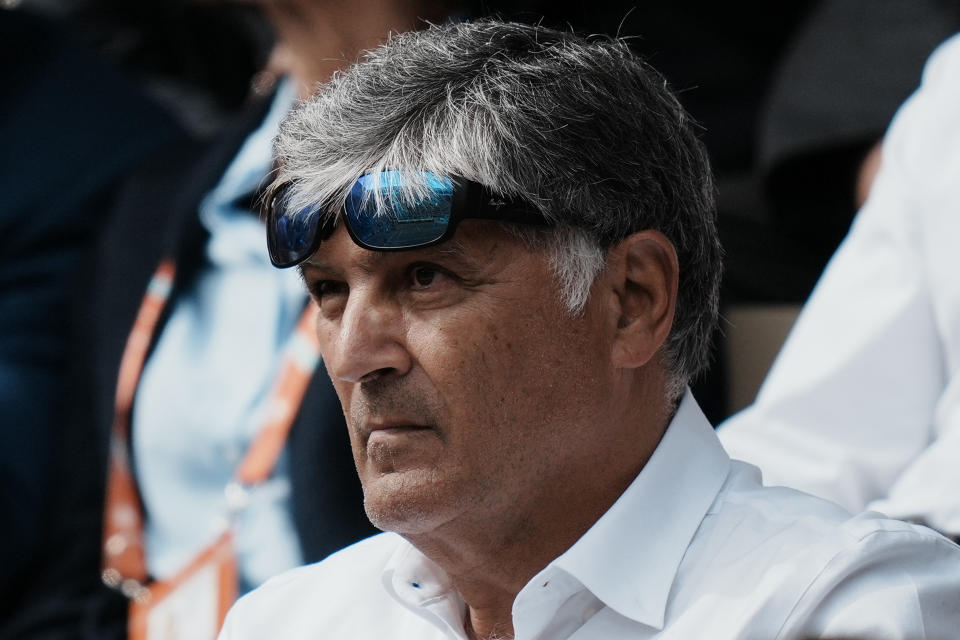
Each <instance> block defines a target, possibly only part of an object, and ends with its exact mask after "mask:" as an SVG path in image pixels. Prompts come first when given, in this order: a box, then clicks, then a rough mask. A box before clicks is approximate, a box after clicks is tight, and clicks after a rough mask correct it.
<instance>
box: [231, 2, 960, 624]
mask: <svg viewBox="0 0 960 640" xmlns="http://www.w3.org/2000/svg"><path fill="white" fill-rule="evenodd" d="M276 149H277V154H278V158H279V167H280V168H279V171H278V174H277V178H276V181H275V182H274V184H273V185H272V187H271V192H270V196H269V206H268V213H267V217H268V243H269V247H270V252H271V257H272V260H273V262H274V264H275V265H277V266H279V267H290V266H295V265H296V266H298V267H299V269H300V270H301V272H302V274H303V278H304V281H305V283H306V285H307V287H308V289H309V290H310V292H311V294H312V296H313V298H314V300H315V301H316V303H317V306H318V319H317V332H318V336H319V339H320V344H321V351H322V354H323V358H324V361H325V364H326V367H327V370H328V372H329V373H330V376H331V378H332V379H333V383H334V386H335V387H336V390H337V393H338V395H339V397H340V401H341V403H342V405H343V409H344V413H345V415H346V418H347V423H348V425H349V431H350V439H351V443H352V447H353V454H354V459H355V463H356V465H357V469H358V472H359V475H360V479H361V482H362V484H363V490H364V501H365V507H366V511H367V515H368V516H369V517H370V519H371V521H372V522H373V523H374V524H375V525H376V526H377V527H379V528H380V529H383V530H384V531H386V532H388V533H384V534H381V535H378V536H375V537H373V538H370V539H368V540H366V541H363V542H360V543H358V544H356V545H354V546H352V547H349V548H347V549H345V550H343V551H341V552H339V553H337V554H335V555H333V556H331V557H330V558H328V559H327V560H325V561H323V562H321V563H319V564H317V565H313V566H309V567H305V568H301V569H297V570H294V571H293V572H291V573H288V574H286V575H284V576H281V577H279V578H277V579H274V580H272V581H270V582H269V583H267V584H266V585H265V586H264V587H262V588H261V589H259V590H257V591H256V592H254V593H253V594H251V595H250V596H248V597H246V598H244V599H242V600H241V601H240V602H239V603H238V604H237V606H236V607H235V608H234V610H233V611H232V612H231V614H230V615H229V617H228V619H227V623H226V626H225V628H224V631H223V634H222V637H223V638H226V639H238V638H264V637H277V638H285V639H296V638H316V637H324V638H350V639H356V638H417V639H424V638H458V639H464V638H469V639H479V638H484V639H486V638H513V637H515V638H530V639H532V638H551V639H552V638H603V639H611V638H613V639H615V638H628V637H629V638H653V637H658V638H693V637H700V636H701V634H708V635H709V636H710V637H712V638H747V637H749V638H764V639H766V638H797V637H807V636H810V637H819V636H821V635H823V634H828V635H831V636H838V637H858V638H874V637H883V638H911V639H919V638H947V637H951V636H952V635H953V634H954V633H955V631H956V629H957V628H958V625H960V607H958V606H957V603H958V602H960V550H958V548H957V547H956V546H955V545H954V544H953V543H951V542H949V541H948V540H946V539H944V538H942V537H941V536H939V535H938V534H936V533H934V532H932V531H930V530H928V529H924V528H922V527H917V526H914V525H910V524H906V523H902V522H897V521H891V520H886V519H883V518H881V517H879V516H877V515H876V514H872V515H870V514H868V515H862V516H858V517H851V516H850V515H849V514H847V513H846V512H844V511H843V510H842V509H840V508H839V507H837V506H835V505H832V504H830V503H827V502H824V501H821V500H819V499H816V498H813V497H811V496H807V495H805V494H802V493H798V492H794V491H790V490H787V489H766V488H762V487H761V485H760V478H759V475H758V473H757V471H756V470H755V469H754V468H753V467H750V466H748V465H745V464H742V463H739V462H734V461H731V460H730V459H729V457H728V456H727V455H726V453H725V452H724V450H723V449H722V447H721V446H720V444H719V442H718V441H717V438H716V437H715V435H714V433H713V430H712V428H711V426H710V424H709V423H708V422H707V421H706V419H705V418H704V417H703V415H702V413H701V412H700V410H699V408H698V407H697V404H696V401H695V400H694V399H693V397H692V396H691V395H690V393H689V391H688V390H687V383H688V381H689V380H690V379H691V377H692V376H694V375H695V374H696V373H697V372H698V371H699V370H700V369H702V368H703V367H704V365H705V360H706V355H705V354H706V352H707V345H708V339H709V335H710V333H711V331H712V329H713V327H714V323H715V322H716V316H717V302H716V301H717V286H718V280H719V274H720V270H721V267H720V247H719V245H718V242H717V238H716V231H715V223H714V202H713V186H712V183H711V178H710V169H709V166H708V162H707V158H706V154H705V152H704V150H703V147H702V146H701V144H700V142H699V141H698V139H697V137H696V135H695V133H694V130H693V127H692V126H691V123H690V122H689V121H688V118H687V117H686V115H685V113H684V111H683V109H682V108H681V107H680V105H679V103H678V102H677V100H676V98H675V97H674V96H673V95H672V94H671V93H670V92H669V90H668V89H667V88H666V84H665V82H664V80H663V78H662V77H660V76H659V75H658V74H657V73H656V72H655V71H654V70H652V69H651V68H650V67H649V66H647V65H646V64H645V63H644V62H643V61H641V60H640V59H638V58H637V57H635V56H634V55H633V54H632V53H631V52H630V51H629V49H628V47H627V46H626V45H625V44H624V43H622V42H619V41H616V40H610V39H604V38H595V39H589V40H588V39H583V38H580V37H577V36H575V35H573V34H570V33H562V32H557V31H553V30H550V29H546V28H543V27H536V26H527V25H520V24H510V23H502V22H498V21H494V20H485V21H479V22H474V23H461V24H455V25H447V26H441V27H433V28H431V29H428V30H426V31H424V32H420V33H411V34H405V35H401V36H397V37H395V38H394V39H393V40H392V41H391V42H389V43H388V44H387V45H385V46H383V47H381V48H379V49H377V50H375V51H373V52H371V53H370V54H369V55H368V56H367V57H366V59H365V61H364V62H362V63H360V64H358V65H356V66H354V67H353V68H352V69H350V70H349V71H348V72H346V73H344V74H342V75H340V76H339V77H336V78H334V80H333V81H331V82H330V83H329V84H328V85H326V86H325V87H324V88H323V89H322V90H321V91H320V92H319V93H318V94H317V95H316V96H315V97H314V98H312V99H311V100H309V101H307V102H306V103H304V104H303V105H301V106H300V107H299V108H298V109H297V110H296V111H295V112H294V113H293V114H292V115H291V116H290V118H289V119H288V120H287V122H286V123H285V125H284V126H283V128H282V130H281V134H280V136H279V138H278V141H277V143H276Z"/></svg>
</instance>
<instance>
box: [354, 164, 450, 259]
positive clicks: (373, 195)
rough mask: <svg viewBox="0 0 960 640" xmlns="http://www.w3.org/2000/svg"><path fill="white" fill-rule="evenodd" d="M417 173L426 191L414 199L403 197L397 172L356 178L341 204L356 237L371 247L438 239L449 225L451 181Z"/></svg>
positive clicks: (404, 181)
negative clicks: (344, 201) (422, 180)
mask: <svg viewBox="0 0 960 640" xmlns="http://www.w3.org/2000/svg"><path fill="white" fill-rule="evenodd" d="M421 176H422V177H423V179H424V181H425V183H426V186H427V189H428V191H427V195H426V196H425V197H422V198H419V199H417V200H416V201H410V200H409V199H408V198H407V197H405V194H404V190H405V188H406V186H407V179H406V177H405V176H404V175H403V174H402V173H400V172H397V171H384V172H383V173H381V174H380V175H379V179H376V178H377V177H376V176H374V175H372V174H371V175H365V176H362V177H361V178H360V179H359V180H357V182H356V183H355V184H354V185H353V188H352V189H351V190H350V194H349V195H348V196H347V201H346V207H345V210H346V214H347V216H348V219H349V224H350V228H351V230H352V231H353V233H354V235H355V236H356V237H357V239H359V240H360V241H361V242H362V243H364V244H366V245H367V246H369V247H371V248H374V249H377V248H379V249H402V248H407V247H417V246H421V245H425V244H429V243H431V242H435V241H436V240H438V239H439V238H441V237H442V236H443V234H444V232H445V231H446V230H447V227H448V226H449V224H450V210H451V206H452V203H453V181H452V180H450V179H449V178H444V177H441V176H437V175H434V174H432V173H428V172H424V173H422V174H421ZM378 203H379V208H378Z"/></svg>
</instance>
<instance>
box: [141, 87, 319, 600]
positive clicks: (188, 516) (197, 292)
mask: <svg viewBox="0 0 960 640" xmlns="http://www.w3.org/2000/svg"><path fill="white" fill-rule="evenodd" d="M295 94H296V87H295V85H294V83H292V82H290V81H284V83H283V84H282V85H281V86H280V88H279V89H278V91H277V94H276V96H275V97H274V100H273V103H272V105H271V107H270V110H269V112H268V113H267V115H266V117H265V119H264V121H263V123H262V124H261V125H260V127H259V128H257V129H256V130H255V131H253V132H252V133H251V134H250V135H249V136H248V137H247V139H246V140H245V142H244V143H243V146H242V147H241V148H240V151H239V152H238V153H237V155H236V157H235V158H234V159H233V161H232V162H231V163H230V165H229V167H228V168H227V170H226V171H225V172H224V174H223V176H222V178H221V180H220V182H219V183H218V184H217V185H216V186H215V187H214V188H213V189H212V190H211V191H210V192H209V193H208V194H207V195H206V197H205V198H204V199H203V200H202V201H201V203H200V205H199V212H198V213H199V216H200V220H201V222H202V223H203V225H204V227H206V229H207V230H208V231H209V233H210V239H209V241H208V243H207V247H206V257H207V260H206V264H205V266H204V267H203V268H202V270H201V271H200V273H199V275H198V277H197V278H196V280H195V282H194V283H193V284H192V286H191V288H190V289H189V290H187V291H186V292H184V294H183V295H181V296H180V297H178V298H177V299H176V300H175V302H174V306H173V309H172V312H171V316H170V319H169V320H168V321H167V323H166V324H165V326H164V328H163V331H162V333H161V334H160V338H159V340H158V342H157V346H156V348H155V350H154V352H153V353H152V354H151V356H150V358H149V360H148V361H147V363H146V366H145V367H144V372H143V376H142V379H141V383H140V386H139V388H138V390H137V397H136V403H135V405H134V414H133V430H132V437H133V447H134V459H135V466H136V474H137V481H138V485H139V488H140V493H141V495H142V497H143V501H144V505H145V509H146V511H147V513H148V518H147V521H146V526H145V536H146V537H145V542H146V548H147V563H148V568H149V571H150V574H151V575H152V576H154V577H156V578H158V579H167V578H170V577H172V576H173V575H175V574H176V573H178V572H179V571H180V570H181V569H183V567H184V566H186V565H187V564H188V563H189V562H190V561H191V560H192V559H193V558H194V557H195V556H196V555H197V554H198V553H199V552H200V551H202V550H203V549H204V548H205V547H206V546H207V545H209V544H210V543H211V542H213V541H214V540H215V539H216V538H217V537H218V536H219V534H220V533H221V532H222V531H223V530H224V528H225V527H226V526H227V515H228V504H227V499H226V496H225V493H224V489H225V487H226V485H227V483H228V482H230V481H231V479H232V478H233V475H234V472H235V470H236V469H237V467H238V466H239V464H240V461H241V460H242V459H243V456H244V454H245V453H246V451H247V448H248V447H249V445H250V443H251V441H252V440H253V438H254V437H255V436H256V434H257V433H258V431H259V429H260V428H261V426H262V425H263V423H264V418H265V414H264V411H265V409H266V407H265V400H266V399H267V392H268V391H269V389H270V388H271V386H272V384H273V382H274V379H275V375H276V373H277V371H278V367H279V365H280V359H281V354H282V350H283V347H284V345H285V343H286V341H287V340H288V339H289V338H290V336H291V334H292V333H293V329H294V326H295V325H296V323H297V321H298V320H299V318H300V313H301V312H302V310H303V307H304V305H305V303H306V293H305V292H304V290H303V286H302V284H301V283H300V281H299V279H298V277H297V274H296V273H295V272H294V271H291V270H286V271H282V270H279V269H275V268H274V267H273V266H272V265H271V264H270V260H269V258H268V256H267V248H266V239H265V238H266V235H265V234H266V232H265V230H264V226H263V223H262V222H261V221H260V220H258V219H257V217H256V216H255V215H254V214H252V213H251V212H250V211H248V210H246V209H244V208H242V205H239V204H238V201H243V200H244V197H245V196H248V195H249V194H250V193H252V192H254V191H255V190H256V189H257V188H258V186H259V185H260V183H261V182H262V181H263V180H264V177H265V176H266V175H267V174H268V172H269V170H270V166H271V158H272V142H273V138H274V136H275V135H276V133H277V131H278V130H279V126H280V121H281V120H282V119H283V117H284V116H285V115H286V113H287V112H288V110H289V108H290V107H291V105H292V104H293V101H294V98H295ZM286 464H287V460H286V456H285V455H284V456H282V457H281V459H280V460H279V462H278V465H277V468H276V469H275V471H274V473H273V475H272V476H271V477H270V479H269V480H268V481H267V482H265V483H264V484H263V485H260V486H258V487H255V488H253V489H252V490H250V491H249V494H248V495H247V498H246V501H247V504H246V506H245V508H243V509H242V511H240V512H239V513H238V514H237V515H236V517H235V518H234V520H233V529H234V533H235V545H236V552H237V556H238V571H239V578H240V587H241V590H242V591H243V590H246V589H249V588H251V587H252V586H256V585H258V584H260V583H261V582H263V581H264V580H266V579H267V578H269V577H271V576H273V575H276V574H277V573H279V572H281V571H284V570H286V569H289V568H291V567H294V566H296V565H298V564H301V562H302V555H301V550H300V547H299V544H298V541H297V535H296V531H295V529H294V526H293V521H292V518H291V509H290V505H289V502H290V480H289V474H288V470H287V466H286Z"/></svg>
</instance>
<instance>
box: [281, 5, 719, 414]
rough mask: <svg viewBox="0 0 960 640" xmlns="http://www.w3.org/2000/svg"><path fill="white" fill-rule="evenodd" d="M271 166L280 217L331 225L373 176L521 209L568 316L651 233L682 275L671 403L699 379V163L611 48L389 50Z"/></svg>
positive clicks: (691, 138)
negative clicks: (484, 196)
mask: <svg viewBox="0 0 960 640" xmlns="http://www.w3.org/2000/svg"><path fill="white" fill-rule="evenodd" d="M276 153H277V157H278V160H279V163H280V177H278V179H277V180H278V182H279V181H282V182H290V183H291V189H290V194H289V198H290V200H289V203H290V205H291V208H292V209H293V210H299V209H300V208H302V207H305V206H307V205H309V204H311V203H315V202H324V203H327V205H328V206H327V215H331V216H335V215H337V212H338V211H339V210H340V208H341V206H342V203H343V202H344V200H345V198H346V194H347V192H348V191H349V189H350V187H351V186H352V185H353V183H354V181H355V180H356V179H357V178H358V177H360V176H361V175H363V174H365V173H371V172H379V171H384V170H401V171H405V172H410V180H409V184H410V185H411V186H410V195H409V197H411V198H415V197H417V190H418V189H419V188H420V187H421V186H422V184H420V183H418V180H417V172H420V171H429V172H432V173H435V174H441V175H451V176H459V177H462V178H465V179H468V180H473V181H475V182H479V183H481V184H483V185H485V186H486V187H487V188H488V189H490V190H491V191H493V192H495V193H497V194H500V195H503V196H509V197H513V198H519V199H522V200H525V201H527V202H529V203H531V204H533V205H534V206H535V207H537V208H538V209H539V210H540V211H541V213H542V214H543V215H544V216H545V217H547V218H548V219H549V220H550V221H552V222H553V223H555V225H556V227H555V228H554V229H553V231H552V232H546V233H545V234H544V232H542V231H540V232H536V233H537V234H538V235H537V240H538V242H539V246H541V247H544V248H545V249H546V250H547V252H548V255H550V256H551V260H552V263H553V266H554V270H555V272H556V274H557V277H558V281H559V283H560V285H561V287H562V290H563V293H564V296H565V299H566V302H567V306H568V308H569V309H570V310H571V311H572V312H577V311H579V310H581V309H582V308H583V306H584V305H585V303H586V301H587V298H588V296H589V291H590V286H591V284H592V283H593V281H594V279H595V278H596V276H597V275H598V274H599V273H600V271H601V270H602V269H603V264H604V256H605V255H606V252H607V251H608V250H609V249H610V248H611V247H612V246H614V245H615V244H617V243H618V242H619V241H621V240H623V239H624V238H626V237H627V236H629V235H630V234H631V233H634V232H636V231H641V230H645V229H655V230H658V231H660V232H661V233H663V234H664V235H665V236H666V237H667V238H668V239H669V240H670V241H671V242H672V243H673V245H674V247H675V249H676V251H677V256H678V260H679V264H680V284H679V293H678V299H677V307H676V313H675V319H674V324H673V327H672V329H671V332H670V335H669V337H668V338H667V341H666V343H665V345H664V350H663V352H662V362H663V364H664V366H665V368H666V369H667V371H668V374H669V376H670V395H671V397H672V398H673V399H676V398H677V397H678V396H679V394H680V393H681V392H682V390H683V388H684V387H685V385H686V384H687V383H688V382H689V380H690V379H691V378H692V377H693V376H694V375H696V374H697V373H698V372H699V371H700V370H702V369H703V368H704V367H705V366H706V364H707V361H708V353H709V343H710V336H711V333H712V331H713V328H714V326H715V324H716V320H717V306H718V303H717V300H718V288H719V279H720V272H721V266H720V255H721V250H720V245H719V241H718V238H717V232H716V223H715V215H716V214H715V203H714V198H715V196H714V186H713V180H712V175H711V171H710V167H709V162H708V160H707V155H706V151H705V150H704V147H703V145H702V144H701V142H700V141H699V139H698V137H697V135H696V133H695V131H694V125H693V124H692V123H691V121H690V119H689V118H688V116H687V114H686V113H685V111H684V110H683V108H682V107H681V106H680V103H679V102H678V101H677V99H676V97H675V96H674V95H673V94H672V93H671V92H670V90H669V89H668V87H667V84H666V81H665V80H664V79H663V77H662V76H661V75H660V74H659V73H657V72H656V71H655V70H654V69H653V68H652V67H650V66H649V65H648V64H646V63H645V62H644V61H643V60H641V59H640V58H639V57H637V56H636V55H634V54H633V53H632V52H631V51H630V49H629V47H628V46H627V45H626V44H625V43H624V42H623V41H621V40H619V39H613V38H606V37H592V38H589V39H586V38H583V37H580V36H577V35H575V34H573V33H567V32H561V31H556V30H552V29H548V28H546V27H542V26H533V25H525V24H517V23H505V22H501V21H497V20H492V19H485V20H479V21H476V22H464V23H456V24H448V25H442V26H431V27H430V28H428V29H426V30H424V31H420V32H409V33H404V34H402V35H397V36H394V37H393V38H391V40H390V41H389V42H388V43H387V44H385V45H383V46H381V47H379V48H377V49H375V50H373V51H370V52H368V53H367V54H366V56H365V58H364V60H363V61H362V62H361V63H359V64H357V65H355V66H353V67H351V68H350V69H349V70H348V71H346V72H344V73H342V74H338V75H336V76H335V77H334V78H333V79H332V80H331V81H330V82H329V83H328V84H327V85H326V86H324V87H323V88H322V90H321V91H320V92H318V93H317V94H316V95H315V96H314V97H313V98H311V99H310V100H308V101H306V102H305V103H303V104H301V105H300V106H299V107H298V108H297V109H296V110H295V111H294V112H293V113H292V114H291V115H290V117H289V118H288V119H287V120H286V122H285V123H284V124H283V126H282V128H281V132H280V135H279V137H278V138H277V142H276ZM418 184H419V185H420V186H418ZM531 237H532V236H531ZM535 244H536V243H535Z"/></svg>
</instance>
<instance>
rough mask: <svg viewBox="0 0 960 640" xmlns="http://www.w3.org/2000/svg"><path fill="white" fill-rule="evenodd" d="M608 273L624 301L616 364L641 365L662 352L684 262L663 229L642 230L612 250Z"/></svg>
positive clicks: (616, 341)
mask: <svg viewBox="0 0 960 640" xmlns="http://www.w3.org/2000/svg"><path fill="white" fill-rule="evenodd" d="M607 265H608V269H609V271H608V275H609V276H610V277H611V278H612V281H611V284H612V285H613V287H614V289H615V292H616V295H617V302H618V305H619V306H618V309H617V314H616V315H617V326H616V330H615V331H616V333H615V338H614V342H613V351H612V357H613V364H614V365H615V366H617V367H621V368H628V369H629V368H637V367H642V366H643V365H645V364H647V363H648V362H649V361H650V359H651V358H653V357H654V355H655V354H656V353H657V351H658V350H659V349H660V347H661V345H663V343H664V341H666V339H667V336H668V335H669V333H670V328H671V327H672V326H673V315H674V308H675V306H676V303H677V283H678V282H679V279H680V266H679V263H678V262H677V252H676V250H675V249H674V248H673V244H672V243H671V242H670V240H668V239H667V237H666V236H665V235H663V234H662V233H660V232H659V231H653V230H649V229H648V230H646V231H639V232H637V233H634V234H632V235H630V236H628V237H627V238H626V239H624V240H623V241H622V242H620V243H619V244H618V245H616V246H614V247H613V248H612V249H611V250H610V252H609V253H608V261H607Z"/></svg>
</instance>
